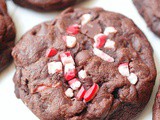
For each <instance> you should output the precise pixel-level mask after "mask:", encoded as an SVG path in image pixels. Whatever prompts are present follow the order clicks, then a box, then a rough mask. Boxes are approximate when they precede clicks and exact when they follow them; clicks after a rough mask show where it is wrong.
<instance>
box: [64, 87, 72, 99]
mask: <svg viewBox="0 0 160 120" xmlns="http://www.w3.org/2000/svg"><path fill="white" fill-rule="evenodd" d="M65 95H66V96H67V97H70V98H71V97H73V95H74V94H73V90H72V89H71V88H68V89H67V90H66V91H65Z"/></svg>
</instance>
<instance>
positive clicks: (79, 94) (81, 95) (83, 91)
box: [76, 86, 86, 100]
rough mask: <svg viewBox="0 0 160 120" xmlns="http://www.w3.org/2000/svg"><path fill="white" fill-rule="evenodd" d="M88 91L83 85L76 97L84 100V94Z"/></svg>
mask: <svg viewBox="0 0 160 120" xmlns="http://www.w3.org/2000/svg"><path fill="white" fill-rule="evenodd" d="M85 93H86V90H85V89H84V87H83V86H82V87H81V89H80V90H79V91H78V93H77V95H76V98H77V99H78V100H82V99H83V97H84V95H85Z"/></svg>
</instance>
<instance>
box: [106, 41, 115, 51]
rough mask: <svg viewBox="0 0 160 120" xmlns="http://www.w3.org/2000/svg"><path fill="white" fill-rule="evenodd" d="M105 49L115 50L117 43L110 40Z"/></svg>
mask: <svg viewBox="0 0 160 120" xmlns="http://www.w3.org/2000/svg"><path fill="white" fill-rule="evenodd" d="M104 48H111V49H114V48H115V42H114V41H112V40H110V39H108V40H107V41H106V43H105V45H104Z"/></svg>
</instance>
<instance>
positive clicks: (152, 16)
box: [133, 0, 160, 36]
mask: <svg viewBox="0 0 160 120" xmlns="http://www.w3.org/2000/svg"><path fill="white" fill-rule="evenodd" d="M133 2H134V4H135V6H136V7H137V9H138V11H139V13H140V14H141V15H142V16H143V17H144V19H145V21H146V23H147V25H148V27H150V29H151V30H152V31H153V32H154V33H156V34H157V35H158V36H160V19H159V18H160V12H159V11H160V0H133Z"/></svg>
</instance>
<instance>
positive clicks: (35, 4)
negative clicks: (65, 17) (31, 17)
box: [13, 0, 77, 11]
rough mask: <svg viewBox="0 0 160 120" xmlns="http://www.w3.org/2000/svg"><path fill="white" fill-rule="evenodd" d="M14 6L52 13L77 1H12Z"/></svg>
mask: <svg viewBox="0 0 160 120" xmlns="http://www.w3.org/2000/svg"><path fill="white" fill-rule="evenodd" d="M13 1H14V2H15V3H16V4H18V5H20V6H22V7H26V8H31V9H34V10H38V11H52V10H59V9H64V8H67V7H68V6H71V5H73V4H74V3H76V1H77V0H13Z"/></svg>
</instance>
